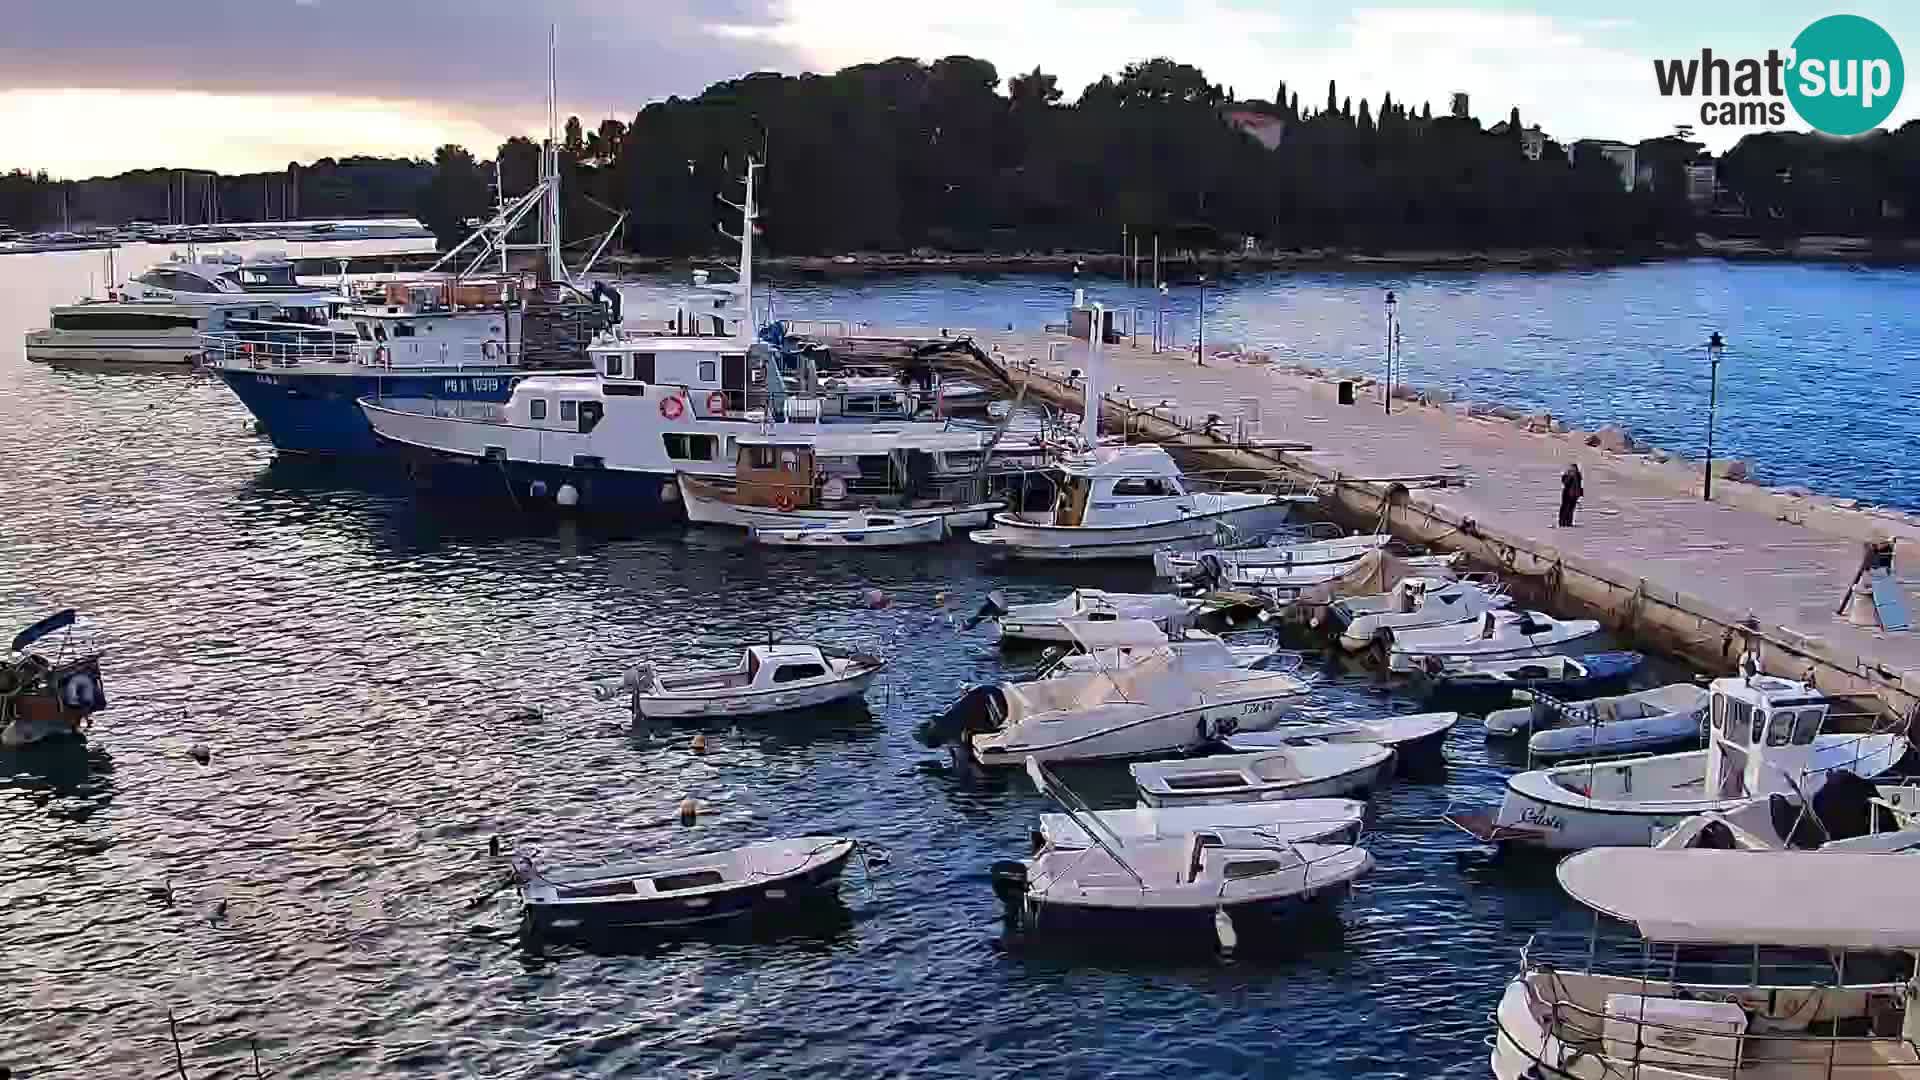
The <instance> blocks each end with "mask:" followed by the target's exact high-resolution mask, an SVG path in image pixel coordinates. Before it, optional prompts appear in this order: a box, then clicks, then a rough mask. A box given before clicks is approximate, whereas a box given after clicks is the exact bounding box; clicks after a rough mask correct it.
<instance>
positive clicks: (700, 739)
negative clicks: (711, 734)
mask: <svg viewBox="0 0 1920 1080" xmlns="http://www.w3.org/2000/svg"><path fill="white" fill-rule="evenodd" d="M691 749H692V750H693V752H694V753H696V754H704V753H706V752H707V733H706V732H704V731H696V732H694V733H693V746H692V747H691Z"/></svg>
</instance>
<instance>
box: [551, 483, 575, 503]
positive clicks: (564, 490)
mask: <svg viewBox="0 0 1920 1080" xmlns="http://www.w3.org/2000/svg"><path fill="white" fill-rule="evenodd" d="M553 501H554V502H556V503H559V504H560V505H561V506H569V507H571V506H579V505H580V489H579V488H577V487H574V486H573V485H572V484H561V485H560V490H559V491H556V492H554V494H553Z"/></svg>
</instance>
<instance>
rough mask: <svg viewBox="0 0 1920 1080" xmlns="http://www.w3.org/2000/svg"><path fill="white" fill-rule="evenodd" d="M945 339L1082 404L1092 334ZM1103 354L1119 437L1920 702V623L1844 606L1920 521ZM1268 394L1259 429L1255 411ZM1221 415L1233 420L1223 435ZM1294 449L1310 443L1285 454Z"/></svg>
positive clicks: (1549, 593)
mask: <svg viewBox="0 0 1920 1080" xmlns="http://www.w3.org/2000/svg"><path fill="white" fill-rule="evenodd" d="M946 333H947V334H950V335H952V336H959V335H960V334H963V333H965V334H968V335H970V336H972V337H973V338H974V340H975V342H976V343H977V344H979V345H980V346H981V347H982V348H983V349H986V350H988V351H989V352H991V353H997V355H998V358H999V359H1000V360H1002V361H1003V362H1004V363H1006V364H1007V365H1008V366H1009V367H1010V368H1011V369H1012V371H1013V373H1014V375H1015V378H1016V380H1018V379H1019V378H1020V377H1021V376H1022V375H1025V374H1026V373H1028V372H1029V371H1030V372H1031V373H1032V376H1033V379H1032V382H1031V384H1030V387H1029V390H1028V394H1029V396H1030V397H1033V396H1037V397H1040V398H1044V399H1046V400H1049V401H1051V402H1053V403H1054V404H1056V405H1059V406H1061V407H1063V408H1065V409H1068V410H1070V411H1074V412H1078V411H1079V410H1080V408H1081V401H1082V398H1081V393H1080V389H1079V387H1078V384H1077V381H1075V380H1072V379H1070V378H1069V372H1070V371H1071V370H1072V369H1075V368H1078V369H1081V370H1085V368H1086V365H1087V353H1086V349H1087V345H1086V343H1085V342H1084V341H1078V340H1073V339H1070V338H1067V337H1064V336H1054V335H1049V334H1032V333H1025V334H1023V333H1015V332H995V331H962V330H957V329H949V330H947V331H946ZM911 336H914V337H937V336H940V335H938V334H932V335H929V334H925V333H924V332H920V333H914V334H912V335H911ZM1103 357H1104V372H1105V374H1104V376H1103V378H1102V383H1103V385H1104V386H1105V388H1106V394H1105V399H1106V404H1105V406H1104V407H1103V410H1102V418H1103V420H1104V422H1105V426H1106V427H1107V428H1108V429H1109V430H1119V429H1120V428H1121V426H1122V425H1124V426H1125V427H1126V428H1128V429H1129V430H1131V431H1133V432H1136V433H1139V434H1140V435H1142V436H1143V437H1145V438H1149V439H1153V440H1155V441H1163V442H1167V443H1170V444H1173V445H1176V446H1185V447H1188V448H1191V449H1193V450H1195V451H1202V452H1205V453H1206V454H1207V455H1208V456H1209V458H1210V460H1212V461H1214V462H1217V463H1218V464H1219V465H1221V466H1226V467H1248V468H1265V469H1269V470H1271V469H1273V468H1275V467H1276V466H1279V467H1282V468H1285V469H1287V470H1290V471H1296V472H1298V473H1300V474H1302V475H1303V476H1307V477H1312V478H1315V479H1317V480H1320V481H1323V482H1324V485H1325V487H1326V489H1327V491H1328V495H1329V499H1330V501H1331V502H1332V503H1333V504H1334V507H1335V509H1336V510H1337V511H1340V512H1342V513H1343V516H1344V517H1346V518H1347V519H1348V520H1349V521H1351V522H1355V523H1366V524H1372V523H1373V522H1375V521H1378V520H1380V519H1381V517H1380V516H1381V514H1382V513H1383V511H1384V514H1385V523H1386V525H1387V527H1388V528H1390V529H1391V530H1392V531H1393V532H1394V534H1395V535H1397V536H1399V537H1401V538H1403V539H1405V540H1407V541H1410V542H1417V543H1423V544H1427V545H1429V546H1430V547H1434V548H1437V549H1440V550H1457V551H1464V552H1466V553H1467V554H1468V556H1469V558H1471V559H1473V560H1474V561H1475V562H1478V563H1481V564H1484V565H1486V566H1488V567H1491V568H1494V569H1497V570H1498V571H1499V572H1501V573H1502V574H1503V575H1505V576H1506V577H1508V578H1509V579H1511V580H1513V581H1514V582H1515V584H1516V585H1521V586H1524V585H1528V584H1531V586H1532V589H1531V590H1528V591H1529V592H1530V593H1531V595H1533V596H1535V597H1538V598H1541V599H1543V600H1546V601H1547V602H1550V603H1551V604H1552V605H1553V607H1554V608H1555V609H1557V610H1559V611H1561V612H1562V613H1565V614H1571V615H1584V616H1588V617H1592V618H1598V619H1600V620H1601V621H1602V622H1604V623H1606V624H1607V625H1608V626H1610V627H1612V628H1613V629H1615V630H1616V631H1618V632H1620V633H1622V634H1623V635H1624V636H1626V637H1627V638H1629V639H1630V640H1633V641H1637V642H1643V643H1645V644H1647V645H1649V646H1652V647H1654V648H1657V649H1660V650H1662V651H1665V652H1670V653H1673V654H1675V655H1679V656H1683V657H1686V658H1688V659H1690V660H1692V661H1694V662H1696V663H1699V664H1701V665H1703V666H1705V667H1707V668H1708V669H1709V670H1731V669H1732V668H1733V667H1734V666H1735V665H1736V664H1737V662H1738V660H1739V657H1740V655H1741V653H1742V652H1743V651H1745V650H1746V649H1748V648H1752V649H1754V650H1755V651H1757V652H1758V653H1759V654H1760V657H1761V660H1762V663H1763V666H1764V667H1765V669H1766V670H1768V671H1771V672H1775V673H1779V674H1788V675H1794V676H1799V677H1806V676H1808V675H1811V676H1812V677H1813V679H1814V681H1815V682H1816V683H1817V685H1819V686H1820V687H1821V688H1822V689H1823V690H1825V691H1827V692H1828V693H1832V694H1847V693H1856V694H1872V695H1874V696H1877V697H1878V698H1879V699H1880V701H1881V702H1882V703H1883V704H1884V705H1885V707H1886V708H1887V710H1888V711H1889V712H1890V713H1892V714H1894V715H1896V716H1898V717H1906V716H1907V715H1908V714H1909V713H1910V711H1911V710H1913V709H1914V708H1915V706H1916V703H1920V633H1915V632H1900V633H1888V632H1883V631H1880V630H1878V629H1877V628H1863V627H1860V626H1856V625H1853V624H1851V623H1849V622H1848V621H1846V620H1843V619H1841V618H1840V617H1838V616H1837V615H1836V609H1837V608H1839V607H1840V605H1841V602H1842V600H1843V599H1844V598H1845V596H1846V594H1847V589H1848V585H1849V583H1850V582H1851V581H1852V580H1853V578H1854V576H1855V574H1856V572H1857V571H1858V570H1859V568H1860V565H1861V560H1862V556H1863V545H1864V543H1865V542H1866V541H1868V540H1874V539H1894V540H1896V541H1902V542H1903V543H1902V544H1900V545H1899V546H1897V547H1896V551H1900V550H1902V549H1903V548H1904V547H1905V546H1906V543H1913V544H1916V545H1920V527H1916V525H1915V523H1914V521H1913V520H1911V519H1909V518H1908V517H1907V516H1906V515H1904V514H1898V513H1893V512H1887V511H1877V510H1873V509H1871V508H1861V507H1857V506H1854V505H1852V504H1850V503H1848V502H1847V501H1844V500H1833V499H1825V498H1822V497H1819V496H1817V495H1809V494H1806V493H1804V492H1781V491H1777V490H1774V489H1769V488H1764V487H1759V486H1756V485H1752V484H1745V483H1736V482H1732V481H1729V480H1726V479H1722V478H1716V479H1715V481H1714V485H1713V496H1714V501H1713V502H1706V501H1704V500H1703V499H1702V498H1701V490H1700V489H1701V479H1700V472H1699V469H1700V466H1699V463H1697V462H1695V463H1692V464H1687V463H1684V462H1671V463H1660V462H1656V461H1654V460H1652V459H1651V458H1650V457H1649V456H1647V455H1645V454H1632V453H1610V452H1607V451H1604V450H1601V449H1597V448H1594V447H1590V446H1588V445H1586V444H1585V437H1584V435H1583V434H1581V433H1565V432H1561V433H1555V432H1553V431H1552V430H1550V429H1549V430H1546V431H1539V432H1533V431H1528V430H1526V429H1525V427H1524V426H1523V425H1522V424H1520V423H1516V422H1515V421H1514V420H1512V419H1508V418H1503V417H1496V416H1484V415H1471V414H1470V413H1469V411H1468V410H1467V409H1466V408H1465V407H1464V406H1461V405H1455V404H1452V403H1438V404H1427V403H1421V402H1417V401H1403V400H1396V401H1394V403H1393V412H1392V414H1391V415H1389V414H1387V413H1386V412H1385V411H1384V409H1383V407H1382V403H1381V398H1380V391H1379V387H1378V386H1377V385H1373V386H1366V385H1362V386H1359V387H1357V391H1358V392H1357V394H1356V400H1355V403H1354V404H1352V405H1342V404H1340V403H1339V401H1338V393H1337V381H1336V380H1334V379H1332V378H1328V377H1324V376H1321V377H1316V376H1314V375H1311V374H1307V373H1305V372H1304V371H1303V370H1301V369H1295V368H1288V367H1283V366H1280V365H1275V364H1262V363H1249V362H1246V361H1244V360H1233V359H1228V358H1222V357H1215V356H1209V357H1208V358H1207V361H1206V363H1205V364H1204V365H1202V364H1200V363H1198V362H1197V358H1196V356H1195V354H1194V353H1193V352H1192V351H1191V350H1187V351H1184V352H1160V353H1157V354H1156V353H1154V352H1153V351H1152V350H1151V349H1150V348H1148V347H1147V346H1145V345H1144V344H1143V345H1138V346H1132V345H1125V344H1122V345H1110V346H1107V347H1106V348H1105V350H1104V353H1103ZM1029 362H1031V367H1029V366H1028V365H1029ZM1254 402H1257V406H1255V407H1256V408H1257V410H1258V422H1257V423H1253V422H1251V421H1249V420H1246V419H1245V417H1246V416H1247V414H1248V412H1249V405H1250V403H1254ZM1209 414H1212V415H1216V416H1217V417H1218V418H1219V421H1218V423H1217V424H1215V425H1214V426H1213V428H1212V433H1206V431H1205V429H1206V427H1207V418H1208V416H1209ZM1282 444H1303V445H1305V446H1308V447H1310V449H1275V448H1274V447H1276V446H1279V445H1282ZM1569 461H1576V462H1578V463H1579V465H1580V468H1581V471H1582V473H1583V476H1584V487H1585V492H1586V497H1585V498H1584V499H1583V500H1582V501H1581V503H1580V508H1579V512H1578V515H1577V517H1576V519H1575V520H1576V523H1575V527H1573V528H1571V529H1561V528H1558V527H1557V525H1556V517H1557V510H1558V506H1559V499H1560V475H1561V472H1562V471H1563V470H1564V469H1565V467H1566V465H1567V463H1568V462H1569ZM1403 489H1404V490H1403ZM1899 568H1900V567H1899V565H1898V563H1896V573H1898V570H1899ZM1909 592H1910V590H1909ZM1908 602H1909V606H1910V608H1912V607H1913V600H1912V598H1911V596H1909V601H1908ZM1914 610H1920V608H1914Z"/></svg>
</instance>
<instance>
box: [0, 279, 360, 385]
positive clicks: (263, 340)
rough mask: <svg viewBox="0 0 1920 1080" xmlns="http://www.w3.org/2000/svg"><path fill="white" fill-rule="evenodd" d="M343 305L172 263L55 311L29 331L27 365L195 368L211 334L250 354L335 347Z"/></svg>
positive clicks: (317, 294)
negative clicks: (334, 330) (322, 343)
mask: <svg viewBox="0 0 1920 1080" xmlns="http://www.w3.org/2000/svg"><path fill="white" fill-rule="evenodd" d="M344 301H345V298H344V297H342V296H339V295H338V294H335V293H330V292H326V291H324V290H305V291H297V292H295V291H288V292H276V293H273V294H271V295H263V294H261V293H257V292H249V291H248V290H247V289H246V288H244V287H243V286H242V285H241V283H240V282H238V281H237V280H235V279H234V278H233V277H232V276H231V273H230V268H229V267H226V266H223V265H213V264H203V263H167V264H162V265H160V266H156V267H153V268H150V269H148V270H145V271H143V272H141V273H140V274H138V275H136V276H135V277H134V278H132V279H131V280H129V281H127V282H126V283H124V284H122V285H117V286H115V287H113V288H110V289H109V290H108V291H107V295H106V296H105V297H90V298H87V299H83V300H80V301H79V302H77V303H72V304H58V305H55V306H54V307H53V308H52V309H51V310H50V311H49V312H48V323H47V326H46V328H44V329H39V330H30V331H28V332H27V336H26V352H27V359H29V360H34V361H39V362H42V363H63V362H64V363H107V364H140V365H155V366H161V367H178V368H190V367H193V366H194V365H195V364H198V363H200V362H201V360H202V358H203V355H204V350H205V343H204V342H205V335H209V334H211V335H217V336H224V337H226V338H230V339H232V340H233V341H234V342H236V347H237V343H239V342H245V343H246V344H247V348H248V349H249V350H251V349H253V348H255V347H258V348H261V349H265V348H267V347H269V343H274V342H288V341H299V340H305V339H308V338H309V337H311V336H312V335H319V336H321V337H323V338H326V339H327V340H329V341H331V340H333V338H334V335H333V334H331V333H330V332H329V331H327V330H326V329H325V323H326V321H327V319H328V318H329V317H330V316H331V314H332V313H333V312H334V311H335V310H336V309H337V308H338V307H339V306H340V305H341V304H342V303H344Z"/></svg>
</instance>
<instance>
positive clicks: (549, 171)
mask: <svg viewBox="0 0 1920 1080" xmlns="http://www.w3.org/2000/svg"><path fill="white" fill-rule="evenodd" d="M557 33H558V30H557V28H556V27H555V26H552V25H549V26H548V27H547V149H546V154H545V155H544V156H543V157H542V159H541V163H542V165H543V166H544V168H543V169H542V170H541V171H542V172H544V173H546V183H547V190H546V193H545V199H546V206H545V207H544V209H545V210H546V213H545V215H544V217H545V219H546V233H547V277H548V278H549V279H550V280H553V281H567V282H570V281H572V280H573V279H572V278H571V277H570V276H569V275H568V274H567V263H566V258H565V256H564V255H562V254H561V251H560V134H559V110H560V84H559V81H558V76H557V75H556V73H555V70H554V38H555V35H556V34H557Z"/></svg>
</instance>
